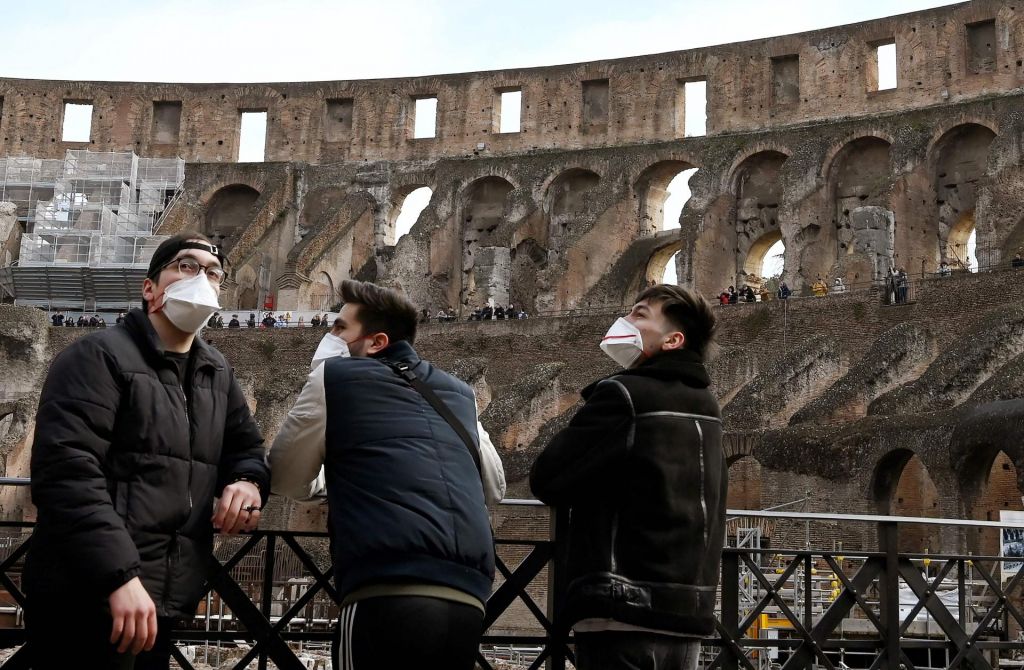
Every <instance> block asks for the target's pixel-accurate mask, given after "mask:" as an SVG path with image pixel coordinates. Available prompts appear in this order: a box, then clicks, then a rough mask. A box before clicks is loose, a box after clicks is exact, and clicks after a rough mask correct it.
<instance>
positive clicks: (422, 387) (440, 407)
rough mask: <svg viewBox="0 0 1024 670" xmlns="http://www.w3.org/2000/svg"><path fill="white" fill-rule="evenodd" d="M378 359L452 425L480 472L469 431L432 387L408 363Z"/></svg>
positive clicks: (474, 446)
mask: <svg viewBox="0 0 1024 670" xmlns="http://www.w3.org/2000/svg"><path fill="white" fill-rule="evenodd" d="M377 360H378V361H380V362H381V363H383V364H384V365H386V366H388V367H389V368H391V369H392V370H394V372H395V373H396V374H398V376H400V377H401V378H402V379H404V380H405V381H406V382H407V383H408V384H409V386H411V387H412V388H413V389H414V390H415V391H416V392H417V393H419V394H420V395H421V396H423V398H424V399H425V400H426V401H427V402H428V403H430V406H431V407H433V408H434V410H435V411H436V412H437V413H438V414H440V415H441V418H442V419H444V420H445V421H446V422H448V425H449V426H451V427H452V430H454V431H455V433H456V434H457V435H458V436H459V438H460V439H461V440H462V443H463V444H465V445H466V450H467V451H469V455H470V456H472V457H473V463H475V464H476V470H477V472H478V473H480V472H482V471H483V469H482V467H481V465H480V449H479V447H477V446H476V444H475V443H474V442H473V438H472V437H470V435H469V431H467V430H466V427H465V426H463V425H462V422H461V421H459V419H458V418H457V417H456V416H455V414H453V413H452V411H451V409H449V407H448V405H446V404H445V402H444V401H443V400H441V398H439V397H438V396H437V394H436V393H434V389H432V388H430V386H428V385H427V384H426V383H425V382H424V381H423V380H422V379H420V378H419V377H417V376H416V373H415V372H413V371H412V368H410V367H409V364H408V363H403V362H401V361H398V362H395V361H390V360H388V359H386V358H378V359H377Z"/></svg>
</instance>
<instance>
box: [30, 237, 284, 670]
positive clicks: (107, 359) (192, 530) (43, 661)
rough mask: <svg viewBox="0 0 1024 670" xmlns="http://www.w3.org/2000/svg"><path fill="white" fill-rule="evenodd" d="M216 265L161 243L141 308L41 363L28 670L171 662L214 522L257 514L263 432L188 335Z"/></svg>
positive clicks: (196, 594)
mask: <svg viewBox="0 0 1024 670" xmlns="http://www.w3.org/2000/svg"><path fill="white" fill-rule="evenodd" d="M221 261H222V257H221V256H220V254H219V251H218V250H217V248H216V247H215V246H213V245H212V244H211V243H210V242H209V240H207V239H206V238H204V237H203V236H201V235H198V234H187V233H186V234H183V235H178V236H175V237H172V238H170V239H169V240H166V241H165V242H164V243H162V244H161V245H160V246H159V247H158V248H157V250H156V251H155V252H154V254H153V258H152V261H151V263H150V268H149V273H148V276H147V278H146V279H145V281H144V282H143V298H144V299H145V301H146V303H145V304H146V307H147V309H146V310H139V309H136V310H132V311H131V312H129V313H128V315H127V317H126V318H125V321H124V323H123V324H121V325H118V326H116V327H114V328H108V329H107V330H104V331H99V332H97V333H94V334H91V335H87V336H85V337H82V338H79V339H78V340H76V341H75V342H74V343H72V344H71V345H69V346H68V347H67V348H66V349H65V350H64V351H62V352H61V353H60V354H59V355H58V356H57V358H56V359H55V360H54V361H53V364H52V365H51V366H50V371H49V374H48V375H47V379H46V383H45V385H44V386H43V391H42V395H41V396H40V399H39V412H38V414H37V415H36V430H35V437H34V442H33V445H32V464H31V467H32V501H33V502H34V503H35V505H36V507H37V509H38V521H37V525H36V529H35V532H34V534H33V538H32V545H31V547H30V549H29V553H28V558H27V560H26V565H25V575H24V581H25V588H26V591H27V596H28V607H27V608H26V613H27V624H28V639H29V649H30V650H31V652H32V658H33V661H32V667H33V668H34V669H35V670H49V669H51V668H61V669H66V668H90V669H92V668H99V669H106V668H112V667H128V665H126V664H127V663H129V662H130V659H128V658H126V657H125V655H126V654H129V653H131V654H137V656H136V657H135V665H134V667H135V668H136V669H137V670H140V669H143V668H144V669H149V668H167V667H168V663H169V658H170V638H169V633H170V629H171V625H172V622H173V620H174V618H177V617H191V616H192V615H193V614H194V613H195V608H196V605H197V604H198V601H199V599H200V597H201V596H202V595H203V582H204V578H205V574H206V566H207V558H208V557H209V556H210V552H211V550H212V545H213V527H214V526H217V527H219V528H220V529H221V530H222V531H223V532H228V533H232V532H237V531H239V530H251V529H253V528H254V527H255V525H256V523H257V522H258V520H259V509H260V507H261V506H262V504H263V502H264V501H265V499H266V496H267V494H268V493H269V483H270V482H269V479H270V477H269V472H268V470H267V467H266V465H265V463H264V458H263V446H262V444H263V439H262V437H261V436H260V433H259V430H258V428H257V426H256V422H255V421H254V419H253V417H252V415H251V414H250V413H249V408H248V405H247V404H246V401H245V398H244V397H243V395H242V392H241V389H240V388H239V386H238V382H237V381H236V380H235V377H234V373H233V371H232V369H231V366H230V365H228V363H227V361H226V360H225V359H224V357H223V356H222V355H221V354H220V352H218V351H217V350H216V349H214V348H213V347H211V346H210V345H208V344H206V343H205V342H203V341H202V340H201V339H199V338H198V337H196V333H197V331H198V330H199V328H200V327H201V326H202V324H203V323H204V322H205V320H206V317H208V316H209V313H210V312H209V311H208V310H209V309H212V308H213V307H215V305H216V302H217V294H218V292H219V289H220V280H221V279H222V278H223V277H224V271H223V269H222V268H221ZM215 496H216V497H219V498H220V502H219V504H218V506H217V508H216V509H215V508H214V497H215ZM211 517H212V523H211ZM140 652H141V653H140Z"/></svg>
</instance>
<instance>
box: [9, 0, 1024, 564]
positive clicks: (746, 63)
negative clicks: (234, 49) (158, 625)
mask: <svg viewBox="0 0 1024 670" xmlns="http://www.w3.org/2000/svg"><path fill="white" fill-rule="evenodd" d="M1022 14H1024V6H1021V7H1019V8H1018V7H1017V5H1015V4H1014V3H1013V2H1010V1H1009V0H1003V1H999V0H974V1H973V2H969V3H964V4H961V5H955V6H951V7H945V8H941V9H935V10H929V11H923V12H918V13H914V14H908V15H903V16H898V17H892V18H887V19H881V20H877V21H870V22H865V23H861V24H856V25H851V26H844V27H838V28H831V29H827V30H820V31H814V32H810V33H804V34H798V35H789V36H784V37H777V38H771V39H765V40H757V41H753V42H746V43H741V44H730V45H723V46H717V47H709V48H704V49H694V50H689V51H684V52H674V53H667V54H659V55H651V56H640V57H635V58H627V59H618V60H611V61H599V62H592V63H581V64H575V65H565V66H554V67H545V68H533V69H524V70H506V71H500V72H483V73H471V74H460V75H445V76H437V77H417V78H406V79H391V80H371V81H351V82H341V81H339V82H318V83H287V84H246V85H229V84H223V85H221V84H210V85H207V84H202V85H199V84H144V83H101V82H42V81H25V80H12V79H5V80H0V98H2V108H0V109H2V112H0V153H7V154H11V155H21V154H24V155H31V156H37V157H61V156H62V155H63V153H64V151H65V150H66V149H69V148H94V149H96V150H102V151H115V150H116V151H122V150H133V151H135V152H136V153H138V154H139V155H141V156H154V157H158V156H182V157H183V158H185V159H186V160H187V161H189V163H188V164H187V167H186V177H185V190H184V195H183V197H182V198H181V199H180V200H178V201H177V202H175V204H174V206H173V207H172V208H171V210H170V212H169V214H168V216H167V217H166V219H165V222H164V225H163V228H162V229H161V231H160V232H162V233H173V232H175V231H179V230H185V229H189V228H198V229H201V230H203V231H204V232H207V233H209V234H213V235H216V236H218V239H222V240H223V242H224V245H225V247H227V249H228V252H229V257H230V260H231V264H232V268H233V275H232V278H231V280H230V281H228V282H227V283H226V287H225V288H226V291H225V295H224V300H223V304H224V305H225V307H228V308H237V309H239V310H249V309H254V308H256V307H258V306H260V305H262V304H263V301H264V300H265V299H266V297H267V296H271V295H272V296H274V298H275V299H276V302H275V305H276V306H277V307H280V308H285V309H302V308H308V307H310V306H314V305H320V304H324V303H323V301H324V300H325V299H326V300H330V298H331V297H332V296H333V295H334V289H335V287H336V286H337V285H338V284H339V283H340V282H341V281H342V280H343V279H345V278H347V277H357V278H360V279H370V280H375V281H379V282H382V283H386V284H390V285H395V286H400V287H402V288H403V289H404V290H405V291H406V292H407V293H408V294H409V295H410V296H411V297H412V298H413V299H414V300H415V301H416V302H417V303H418V304H419V305H421V306H424V307H427V306H430V307H431V308H432V311H433V309H436V308H438V307H441V306H445V305H451V306H455V307H457V308H458V309H460V310H461V311H462V313H463V315H465V313H466V311H467V310H468V309H471V308H472V307H474V306H477V305H479V304H480V303H482V302H484V301H486V300H487V299H492V298H493V299H495V300H497V301H499V302H506V301H512V302H515V303H516V304H517V305H521V306H525V307H526V309H527V310H528V311H530V312H531V313H535V312H538V311H545V310H565V309H574V308H586V307H590V308H595V307H602V306H610V305H621V304H623V303H625V302H628V301H629V299H630V298H631V297H632V296H633V295H634V294H635V292H636V291H637V289H638V288H640V287H642V286H643V285H645V284H646V283H647V282H650V281H654V280H658V279H660V278H661V276H662V274H663V271H664V268H665V265H666V263H668V262H669V261H670V259H672V258H675V259H676V261H675V262H676V264H677V271H678V276H679V280H680V283H683V284H687V285H690V286H694V287H696V288H697V289H699V290H701V291H702V292H704V293H706V294H717V293H718V292H719V291H720V290H721V289H722V288H723V287H725V286H727V285H729V284H736V285H738V284H741V283H744V282H746V281H748V280H751V279H752V278H753V277H754V276H755V275H757V274H759V273H760V272H761V265H762V262H763V260H764V256H765V254H766V253H767V251H768V249H769V248H770V247H771V246H772V245H773V244H774V243H775V242H777V241H779V240H782V241H783V242H784V244H785V269H784V273H783V278H784V279H785V280H786V281H787V282H788V283H789V285H790V286H791V287H793V288H794V289H795V290H796V291H797V293H803V294H807V293H808V288H809V286H810V284H811V283H812V282H813V281H815V279H816V278H817V277H818V276H819V275H820V276H822V277H825V278H827V279H829V280H831V278H833V277H836V276H839V277H844V278H845V279H846V281H847V282H848V283H850V284H856V283H860V282H865V281H870V280H874V279H877V278H879V277H880V276H881V275H884V273H885V272H886V270H887V269H888V268H889V267H892V266H903V267H905V268H906V269H907V270H908V271H909V272H910V273H911V274H912V275H914V277H915V279H914V282H915V291H916V302H915V303H914V304H912V305H907V306H900V307H883V306H880V305H879V302H880V300H879V296H878V294H877V293H870V292H855V293H851V294H847V295H845V296H840V297H830V298H827V299H824V300H812V299H809V298H808V299H806V300H800V301H793V303H792V304H790V305H789V306H788V307H787V306H786V305H784V304H782V303H777V302H776V303H771V304H768V305H750V306H746V305H744V306H738V307H734V308H722V309H721V311H720V312H719V313H720V314H721V316H722V319H723V327H722V331H723V332H722V340H723V347H722V350H721V351H720V352H719V354H718V356H717V358H716V359H715V361H714V363H713V368H714V377H715V390H716V392H717V393H718V396H719V398H720V399H721V400H722V402H723V404H724V405H725V414H726V419H727V424H726V425H727V431H728V436H727V438H728V440H729V448H730V461H731V463H732V464H733V465H732V469H731V477H732V479H733V486H732V499H731V503H732V504H733V505H735V506H737V507H749V508H764V507H769V506H772V505H777V504H781V503H786V502H790V501H792V500H794V499H801V498H804V497H805V496H804V492H805V491H807V492H809V494H808V495H807V496H806V497H807V500H806V501H805V502H804V503H802V508H803V509H806V510H810V511H850V512H894V513H902V514H908V515H918V516H945V517H959V516H962V517H969V518H992V519H998V512H999V510H1000V509H1021V507H1022V506H1021V501H1020V498H1019V493H1018V489H1017V476H1018V475H1017V473H1018V472H1019V471H1021V472H1024V471H1022V470H1021V468H1022V466H1024V460H1022V459H1024V454H1022V452H1021V450H1020V447H1019V445H1020V444H1021V437H1022V436H1021V435H1020V425H1024V423H1022V422H1021V421H1020V419H1021V412H1022V409H1024V408H1022V407H1020V401H1019V399H1018V398H1019V396H1020V395H1021V392H1022V391H1024V388H1022V387H1021V383H1020V379H1021V378H1024V374H1022V372H1024V371H1022V365H1024V363H1022V358H1021V357H1022V355H1024V354H1022V352H1024V315H1022V312H1021V308H1020V300H1019V295H1018V294H1019V290H1020V289H1019V286H1020V279H1019V276H1018V275H1016V274H1014V273H1011V272H999V273H991V274H986V275H984V276H983V275H977V276H974V275H969V274H967V273H965V272H962V270H961V269H960V268H961V265H960V262H961V261H962V260H963V258H964V248H965V243H966V240H967V238H968V236H969V235H970V234H971V232H972V231H976V233H977V239H978V249H979V260H980V261H981V262H982V263H983V264H984V265H991V266H997V267H1005V266H1007V265H1008V259H1009V258H1011V257H1012V256H1013V255H1014V254H1015V253H1016V252H1017V251H1018V250H1020V249H1021V248H1022V247H1024V208H1022V206H1021V193H1024V159H1022V151H1024V146H1022V136H1024V114H1022V113H1021V110H1022V109H1024V65H1022V59H1024V16H1022ZM890 43H895V45H896V54H897V56H896V58H897V85H896V87H895V88H891V89H886V90H877V89H878V87H879V74H880V73H879V72H878V66H877V61H876V58H875V54H876V49H877V48H878V47H879V46H883V45H885V44H890ZM700 80H703V81H706V82H707V91H708V102H707V124H706V125H707V128H706V130H707V134H706V136H696V137H684V134H685V133H684V129H685V128H686V119H685V110H686V109H687V104H686V102H687V101H686V91H687V90H688V88H687V86H686V85H687V84H688V83H692V82H694V81H700ZM510 90H519V91H521V93H522V103H521V105H522V107H521V111H522V121H521V128H520V131H519V132H514V133H500V132H498V130H499V128H500V118H499V116H500V111H499V110H500V108H499V105H498V101H499V99H500V96H501V94H502V93H505V92H508V91H510ZM425 97H436V98H437V101H438V115H437V124H436V132H435V137H432V138H415V137H413V127H414V118H413V110H414V109H415V108H416V102H417V100H418V99H421V98H425ZM65 102H89V103H91V104H92V105H93V109H94V111H93V117H92V131H91V139H90V141H89V142H88V143H87V144H78V143H75V144H69V143H63V142H61V141H60V138H61V134H60V131H61V124H62V118H61V115H62V114H63V109H64V104H63V103H65ZM259 110H265V111H266V112H267V118H268V133H267V137H266V159H267V162H265V163H237V162H236V159H237V156H238V150H239V117H240V114H241V113H243V112H248V111H259ZM691 168H697V172H696V173H695V174H694V176H693V177H692V179H691V180H690V187H691V190H692V197H691V198H690V200H689V201H688V202H687V203H686V206H685V208H684V209H683V212H682V214H681V216H680V220H679V224H680V225H679V228H671V227H670V228H669V229H666V226H665V224H666V223H672V222H665V221H664V220H663V219H664V216H663V207H664V202H665V196H666V193H665V190H666V187H667V185H668V183H669V182H670V181H671V179H672V178H673V177H675V176H676V175H677V174H678V173H680V172H681V171H683V170H686V169H691ZM422 186H428V187H430V188H431V189H432V192H433V195H432V198H431V200H430V203H429V205H428V206H427V208H426V209H425V210H424V211H423V212H422V214H421V215H420V217H419V219H418V221H417V222H416V224H415V225H414V226H413V228H412V230H411V232H409V234H407V235H405V236H403V237H402V238H401V239H400V240H396V239H395V219H396V217H397V214H398V212H399V210H400V209H401V207H402V204H403V201H404V199H405V197H406V196H407V195H408V194H409V193H410V192H411V191H413V190H414V189H416V188H418V187H422ZM4 230H6V229H5V228H3V227H2V226H0V231H4ZM12 230H13V229H12ZM16 232H17V231H16V230H15V231H13V232H12V234H11V237H10V238H9V239H8V243H7V244H8V249H7V251H12V250H16V246H12V245H11V242H10V239H13V237H14V236H15V234H16ZM0 251H2V250H0ZM0 256H2V254H0ZM941 261H948V262H949V263H950V264H951V265H952V266H953V267H954V268H956V269H957V272H956V273H955V275H956V276H954V277H952V278H949V279H943V280H939V279H932V280H928V281H923V280H921V279H920V276H921V275H922V274H923V273H933V272H934V271H935V270H936V268H937V266H938V264H939V263H940V262H941ZM37 317H38V318H37ZM611 318H612V314H611V312H608V313H605V314H603V315H600V316H593V317H585V318H583V317H581V318H564V319H541V320H530V321H526V322H515V323H512V322H505V323H500V324H491V323H487V324H466V323H462V324H458V325H447V326H446V325H441V324H437V325H432V326H430V327H429V328H428V329H427V332H426V333H424V335H423V336H422V337H421V341H420V347H421V349H422V350H423V353H424V354H425V355H426V356H427V357H430V358H432V359H436V360H437V361H438V362H439V363H441V364H442V365H443V366H444V367H446V368H448V369H451V370H453V371H454V372H456V373H457V374H459V375H460V376H461V377H463V378H464V379H466V380H467V381H470V382H471V383H474V385H475V386H476V388H477V390H478V392H479V395H480V398H481V405H482V416H483V421H484V423H485V425H486V426H487V427H488V429H489V430H490V431H491V432H492V434H493V435H494V436H495V438H496V442H497V444H498V445H499V447H500V449H501V450H502V454H503V456H504V458H505V460H506V463H507V465H508V468H509V471H510V480H511V481H512V482H513V493H514V494H517V495H526V494H527V493H528V491H527V490H526V488H525V476H526V472H527V467H528V464H529V462H530V461H531V460H532V458H533V456H534V455H535V454H536V452H537V450H538V449H540V448H541V446H542V445H543V444H544V441H545V439H546V438H547V437H549V436H550V435H551V434H552V431H554V430H555V429H557V427H558V426H560V425H562V424H563V422H564V421H566V420H567V419H568V417H569V416H570V415H571V412H572V410H573V408H574V407H575V405H576V402H577V395H576V394H577V392H578V390H579V389H580V388H582V387H583V386H584V385H585V384H586V383H587V382H588V381H590V380H592V379H593V378H595V377H597V376H599V375H601V374H607V373H609V372H611V371H612V367H611V363H610V362H609V361H608V360H606V359H605V358H603V357H602V355H601V353H600V351H598V350H597V347H596V341H597V339H598V337H599V335H600V334H601V333H602V332H603V331H604V329H605V328H607V326H608V324H609V322H610V320H611ZM3 319H4V320H5V323H9V324H12V325H9V326H6V325H5V326H4V327H5V331H4V333H3V337H2V338H0V341H2V343H3V346H4V348H3V349H0V357H4V359H5V365H8V366H9V367H10V369H11V370H12V372H11V373H9V374H7V375H6V379H5V380H4V381H3V382H0V383H2V384H4V385H5V386H4V387H3V388H5V389H6V390H7V392H8V393H9V394H14V395H12V396H10V397H7V398H6V399H5V400H3V399H0V400H2V401H3V403H5V404H2V405H0V416H2V417H3V418H0V440H2V441H3V442H2V446H3V453H4V454H5V458H6V461H5V466H6V472H7V474H23V473H24V472H25V468H26V458H25V455H26V452H27V449H26V447H27V446H28V445H27V439H28V435H30V433H31V416H32V412H31V409H32V407H31V405H32V402H33V400H34V398H35V397H37V395H38V390H39V384H40V383H41V379H42V377H41V375H42V373H43V371H44V370H45V366H46V364H47V363H48V361H49V360H50V359H51V358H52V356H53V355H54V354H55V352H57V351H59V350H60V348H61V347H62V346H64V344H66V341H67V339H68V338H69V337H73V336H77V335H79V334H80V333H78V332H77V331H67V332H65V331H53V332H51V333H50V335H49V337H48V338H39V337H37V336H36V335H37V334H38V332H39V331H41V330H42V329H43V328H44V327H45V321H43V320H42V316H41V315H36V314H32V313H31V310H8V309H6V308H5V309H4V311H3ZM968 330H969V332H968ZM33 333H35V334H36V335H33ZM965 333H966V335H965ZM318 337H319V334H318V333H312V332H300V333H294V332H289V333H278V332H269V333H247V332H235V333H227V332H225V333H215V334H213V335H212V336H211V339H213V340H214V341H215V343H216V344H218V345H220V346H222V349H223V350H224V351H225V352H227V353H228V354H229V356H230V357H231V359H232V362H233V363H234V364H235V365H236V367H237V369H238V371H239V374H240V376H241V377H242V379H243V380H244V381H245V384H246V386H247V393H248V394H249V396H250V399H251V401H252V403H253V406H254V408H255V410H256V414H257V417H258V418H259V420H260V422H261V425H262V427H263V428H264V430H265V431H266V432H267V434H268V436H272V435H273V434H274V432H275V431H276V429H277V426H278V425H279V423H280V421H281V419H282V418H283V415H284V413H285V412H286V411H287V409H288V408H289V407H290V406H291V402H292V400H293V399H294V397H295V395H296V393H297V391H298V389H299V387H300V385H301V382H302V377H303V372H304V369H305V366H306V364H307V362H308V357H309V355H310V354H311V353H312V351H313V349H314V348H315V343H316V340H317V339H318ZM22 394H27V395H22ZM5 422H6V423H5ZM0 502H3V503H4V504H5V511H6V512H8V513H17V512H20V510H21V509H23V506H24V500H18V499H16V497H9V498H8V499H7V500H6V501H0ZM304 514H305V512H303V511H302V510H301V509H299V508H295V509H291V508H289V509H283V508H281V509H279V510H278V522H280V523H291V524H298V525H304V524H308V523H315V520H316V515H315V514H314V515H313V520H312V521H311V520H309V519H307V518H306V517H305V516H304ZM534 521H536V523H534V522H533V521H529V522H526V521H522V520H521V519H520V520H518V521H515V522H514V523H515V524H519V525H518V526H516V527H517V528H519V527H520V526H522V527H523V528H528V529H530V532H535V531H536V530H537V528H538V527H542V526H543V519H540V520H539V521H537V520H536V519H535V520H534ZM510 523H512V522H510ZM500 526H501V523H499V527H500ZM775 530H776V531H777V532H778V538H781V539H778V541H780V542H781V541H785V540H789V539H791V538H792V537H795V535H791V534H787V533H788V532H789V531H787V530H786V529H785V528H784V527H782V526H780V527H779V528H776V529H775ZM515 532H519V531H518V530H517V531H515ZM523 532H525V531H523ZM793 532H794V533H796V532H797V530H794V531H793ZM800 532H802V531H800ZM816 532H819V535H818V536H816V539H817V540H818V541H820V542H832V541H836V542H838V541H843V542H845V543H847V544H848V545H851V546H866V545H870V544H871V543H872V542H873V541H874V540H873V538H872V537H871V533H872V532H873V531H871V530H870V529H866V530H865V529H857V528H853V527H851V528H838V527H837V528H836V529H835V531H834V533H833V534H832V535H829V534H828V533H824V534H821V533H822V531H816ZM993 541H994V540H993V538H992V537H989V536H987V535H986V536H984V537H980V536H979V537H974V536H971V537H965V536H961V535H955V534H951V532H950V531H947V530H945V529H939V530H934V531H927V532H925V531H921V534H920V535H919V536H917V537H914V538H912V539H911V540H909V542H910V544H911V545H913V546H915V547H918V548H922V547H932V548H937V547H940V546H942V547H946V548H961V547H968V548H971V549H972V550H975V551H982V550H985V551H991V550H992V548H993V545H992V542H993Z"/></svg>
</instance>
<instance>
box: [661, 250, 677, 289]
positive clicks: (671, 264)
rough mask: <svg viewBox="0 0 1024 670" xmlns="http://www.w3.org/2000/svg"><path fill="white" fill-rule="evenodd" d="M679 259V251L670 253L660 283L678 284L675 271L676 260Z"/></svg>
mask: <svg viewBox="0 0 1024 670" xmlns="http://www.w3.org/2000/svg"><path fill="white" fill-rule="evenodd" d="M678 259H679V252H678V251H677V252H675V253H674V254H672V258H670V259H668V263H666V264H665V273H664V274H662V275H661V283H662V284H678V283H679V276H678V272H677V271H676V261H677V260H678Z"/></svg>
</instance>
